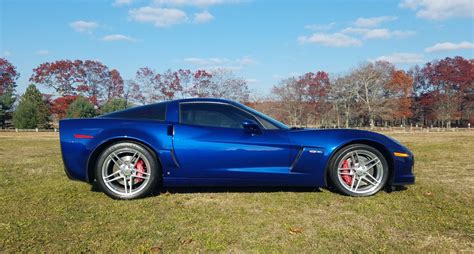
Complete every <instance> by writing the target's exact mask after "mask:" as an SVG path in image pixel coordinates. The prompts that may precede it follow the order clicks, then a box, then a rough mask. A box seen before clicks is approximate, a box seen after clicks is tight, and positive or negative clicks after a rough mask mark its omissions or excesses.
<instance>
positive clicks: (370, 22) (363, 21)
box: [354, 16, 397, 27]
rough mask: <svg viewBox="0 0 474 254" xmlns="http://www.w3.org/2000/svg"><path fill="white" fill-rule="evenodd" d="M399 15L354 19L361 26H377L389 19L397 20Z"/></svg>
mask: <svg viewBox="0 0 474 254" xmlns="http://www.w3.org/2000/svg"><path fill="white" fill-rule="evenodd" d="M396 19H397V17H395V16H380V17H372V18H358V19H357V20H356V21H354V24H355V25H356V26H359V27H375V26H378V25H379V24H381V23H383V22H387V21H393V20H396Z"/></svg>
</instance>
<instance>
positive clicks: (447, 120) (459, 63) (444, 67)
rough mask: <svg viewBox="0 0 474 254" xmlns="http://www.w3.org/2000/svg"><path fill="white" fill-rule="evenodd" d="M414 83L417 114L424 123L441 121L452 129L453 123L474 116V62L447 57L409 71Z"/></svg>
mask: <svg viewBox="0 0 474 254" xmlns="http://www.w3.org/2000/svg"><path fill="white" fill-rule="evenodd" d="M410 75H411V76H412V77H413V79H414V89H415V96H416V106H417V110H416V112H419V111H420V110H421V111H422V115H423V117H424V119H425V121H434V120H438V121H440V122H441V125H442V126H446V127H450V126H451V121H453V120H462V119H468V118H469V112H472V98H473V96H472V94H473V90H474V89H473V86H474V61H473V60H472V59H471V60H466V59H464V58H462V57H459V56H457V57H454V58H450V57H446V58H445V59H442V60H435V61H432V62H428V63H426V64H425V65H424V66H423V68H420V67H415V68H413V69H412V70H410Z"/></svg>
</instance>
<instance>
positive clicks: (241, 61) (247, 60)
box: [235, 56, 257, 65]
mask: <svg viewBox="0 0 474 254" xmlns="http://www.w3.org/2000/svg"><path fill="white" fill-rule="evenodd" d="M235 62H236V63H238V64H240V65H253V64H256V63H257V61H255V60H254V59H253V58H251V57H248V56H245V57H242V58H239V59H236V60H235Z"/></svg>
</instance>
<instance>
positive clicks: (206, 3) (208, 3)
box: [153, 0, 239, 7]
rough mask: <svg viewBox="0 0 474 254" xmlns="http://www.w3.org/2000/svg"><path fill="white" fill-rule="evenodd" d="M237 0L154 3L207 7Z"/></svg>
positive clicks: (170, 0)
mask: <svg viewBox="0 0 474 254" xmlns="http://www.w3.org/2000/svg"><path fill="white" fill-rule="evenodd" d="M236 2H239V1H236V0H233V1H231V0H154V1H153V3H154V4H155V5H158V6H164V5H166V6H196V7H207V6H212V5H218V4H225V3H236Z"/></svg>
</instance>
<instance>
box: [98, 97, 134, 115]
mask: <svg viewBox="0 0 474 254" xmlns="http://www.w3.org/2000/svg"><path fill="white" fill-rule="evenodd" d="M128 107H130V104H128V102H127V100H126V99H123V98H115V99H112V100H109V101H108V102H107V103H105V104H104V106H102V108H101V109H100V112H101V113H102V114H107V113H110V112H114V111H117V110H122V109H126V108H128Z"/></svg>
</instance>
